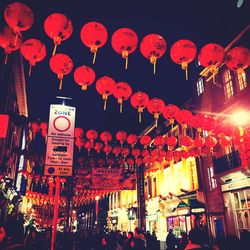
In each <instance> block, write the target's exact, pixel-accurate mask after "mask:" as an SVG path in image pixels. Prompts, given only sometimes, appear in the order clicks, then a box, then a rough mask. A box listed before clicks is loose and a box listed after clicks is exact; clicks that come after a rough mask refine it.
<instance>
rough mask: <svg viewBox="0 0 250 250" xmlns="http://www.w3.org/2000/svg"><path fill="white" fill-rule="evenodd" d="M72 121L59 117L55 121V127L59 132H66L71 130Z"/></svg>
mask: <svg viewBox="0 0 250 250" xmlns="http://www.w3.org/2000/svg"><path fill="white" fill-rule="evenodd" d="M70 125H71V124H70V120H69V119H68V118H67V117H65V116H58V117H57V118H56V119H55V120H54V121H53V127H54V128H55V129H56V130H57V131H59V132H65V131H67V130H68V129H69V128H70Z"/></svg>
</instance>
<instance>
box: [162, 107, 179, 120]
mask: <svg viewBox="0 0 250 250" xmlns="http://www.w3.org/2000/svg"><path fill="white" fill-rule="evenodd" d="M179 111H180V109H179V108H178V107H177V106H175V105H173V104H169V105H166V106H165V108H164V110H163V117H164V118H165V119H167V120H169V122H170V124H171V125H173V124H174V118H175V115H176V114H177V113H178V112H179Z"/></svg>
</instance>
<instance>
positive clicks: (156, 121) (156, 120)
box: [155, 118, 158, 127]
mask: <svg viewBox="0 0 250 250" xmlns="http://www.w3.org/2000/svg"><path fill="white" fill-rule="evenodd" d="M155 126H156V127H158V118H156V119H155Z"/></svg>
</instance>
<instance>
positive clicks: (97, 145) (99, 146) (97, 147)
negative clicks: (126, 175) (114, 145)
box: [94, 142, 103, 154]
mask: <svg viewBox="0 0 250 250" xmlns="http://www.w3.org/2000/svg"><path fill="white" fill-rule="evenodd" d="M102 149H103V144H102V143H101V142H96V143H95V146H94V150H95V151H96V152H97V153H98V154H100V152H101V151H102Z"/></svg>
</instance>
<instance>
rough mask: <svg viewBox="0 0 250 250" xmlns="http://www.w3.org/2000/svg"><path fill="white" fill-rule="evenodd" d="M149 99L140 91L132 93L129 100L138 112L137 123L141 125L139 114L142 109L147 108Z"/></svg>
mask: <svg viewBox="0 0 250 250" xmlns="http://www.w3.org/2000/svg"><path fill="white" fill-rule="evenodd" d="M148 102H149V97H148V95H147V94H146V93H143V92H141V91H139V92H136V93H134V94H133V95H132V96H131V98H130V103H131V105H132V106H133V107H134V108H136V109H137V110H138V114H139V122H140V123H141V113H142V112H143V109H144V108H146V107H147V105H148Z"/></svg>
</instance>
